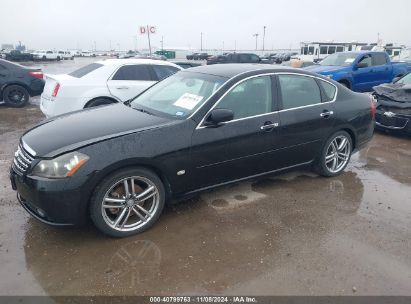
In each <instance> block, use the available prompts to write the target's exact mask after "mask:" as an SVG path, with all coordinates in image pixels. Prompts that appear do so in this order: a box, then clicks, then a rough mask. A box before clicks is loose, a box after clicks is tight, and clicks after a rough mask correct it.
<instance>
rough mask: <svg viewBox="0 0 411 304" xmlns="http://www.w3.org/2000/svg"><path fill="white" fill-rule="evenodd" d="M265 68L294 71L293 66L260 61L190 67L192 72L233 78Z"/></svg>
mask: <svg viewBox="0 0 411 304" xmlns="http://www.w3.org/2000/svg"><path fill="white" fill-rule="evenodd" d="M264 70H267V71H268V70H271V71H272V70H278V71H294V72H295V69H293V68H287V67H284V66H277V65H273V64H260V63H225V64H212V65H203V66H199V67H193V68H190V72H197V73H203V74H210V75H215V76H220V77H226V78H231V77H234V76H236V75H238V74H242V73H246V72H252V71H264Z"/></svg>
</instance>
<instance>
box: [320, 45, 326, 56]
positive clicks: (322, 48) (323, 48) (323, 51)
mask: <svg viewBox="0 0 411 304" xmlns="http://www.w3.org/2000/svg"><path fill="white" fill-rule="evenodd" d="M327 50H328V46H325V45H323V46H320V54H327Z"/></svg>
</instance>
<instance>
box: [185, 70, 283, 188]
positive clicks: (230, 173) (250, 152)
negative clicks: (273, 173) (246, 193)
mask: <svg viewBox="0 0 411 304" xmlns="http://www.w3.org/2000/svg"><path fill="white" fill-rule="evenodd" d="M214 108H215V109H230V110H232V111H233V112H234V119H233V120H232V121H229V122H227V123H224V124H222V125H220V126H218V127H215V126H214V127H207V126H205V125H204V123H200V125H199V126H198V127H197V128H196V129H195V130H194V133H193V135H192V153H191V155H192V161H193V164H194V167H193V171H194V174H193V176H196V178H195V179H193V180H192V185H191V187H192V188H197V187H199V186H203V187H204V186H210V185H214V184H219V183H223V182H226V181H230V180H235V179H239V178H242V177H246V176H251V175H255V174H259V173H262V172H266V171H270V168H272V167H273V166H275V165H276V164H277V163H276V157H275V152H273V151H272V150H275V148H274V147H275V146H276V144H278V142H277V141H278V138H277V136H276V135H277V128H276V127H277V126H278V122H279V118H278V113H277V112H273V109H274V107H273V89H272V81H271V77H270V76H258V77H253V78H250V79H248V80H244V81H243V82H240V83H239V84H237V85H235V86H234V87H233V88H232V89H230V90H229V91H228V93H226V94H225V95H224V96H223V97H222V99H221V100H220V101H218V102H217V104H216V105H215V106H214ZM206 118H207V115H206V116H205V117H204V120H206Z"/></svg>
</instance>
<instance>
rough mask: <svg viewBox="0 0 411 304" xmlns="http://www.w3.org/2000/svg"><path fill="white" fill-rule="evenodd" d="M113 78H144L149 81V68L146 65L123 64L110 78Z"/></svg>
mask: <svg viewBox="0 0 411 304" xmlns="http://www.w3.org/2000/svg"><path fill="white" fill-rule="evenodd" d="M112 79H113V80H146V81H151V80H152V79H151V74H150V70H149V68H148V66H147V65H142V64H140V65H124V66H122V67H121V68H120V69H119V70H118V71H117V72H116V74H115V75H114V76H113V78H112Z"/></svg>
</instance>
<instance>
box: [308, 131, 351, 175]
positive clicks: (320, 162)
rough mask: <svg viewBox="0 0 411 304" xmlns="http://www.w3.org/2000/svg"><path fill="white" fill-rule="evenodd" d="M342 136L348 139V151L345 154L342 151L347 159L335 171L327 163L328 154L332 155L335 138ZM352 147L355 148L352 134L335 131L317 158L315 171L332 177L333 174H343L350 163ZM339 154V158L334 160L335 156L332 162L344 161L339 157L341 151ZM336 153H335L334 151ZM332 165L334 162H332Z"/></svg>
mask: <svg viewBox="0 0 411 304" xmlns="http://www.w3.org/2000/svg"><path fill="white" fill-rule="evenodd" d="M340 138H346V139H347V140H348V148H346V153H344V154H343V152H341V154H343V155H345V154H346V155H347V159H346V160H344V163H342V164H341V167H336V170H335V171H333V170H332V169H331V168H329V166H330V165H327V163H326V157H327V156H331V155H330V154H332V153H330V152H333V151H330V149H331V150H332V147H331V143H332V142H333V141H334V140H337V142H338V139H340ZM352 149H353V145H352V138H351V136H350V134H348V133H347V132H345V131H338V132H336V133H334V134H333V135H332V136H330V137H329V138H328V139H327V141H326V142H325V143H324V146H323V148H322V149H321V152H320V155H319V156H318V159H317V160H316V164H315V171H317V173H318V174H320V175H322V176H325V177H332V176H337V175H339V174H341V173H342V172H343V171H344V169H345V168H346V167H347V165H348V163H349V162H350V159H351V154H352ZM337 154H338V155H337V156H336V157H337V158H338V160H334V159H335V157H333V158H332V160H331V162H332V163H333V164H334V162H335V161H336V162H337V164H338V161H342V160H341V159H340V158H339V155H340V154H339V153H337ZM334 155H335V153H334ZM328 162H330V160H328ZM331 166H332V164H331Z"/></svg>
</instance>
